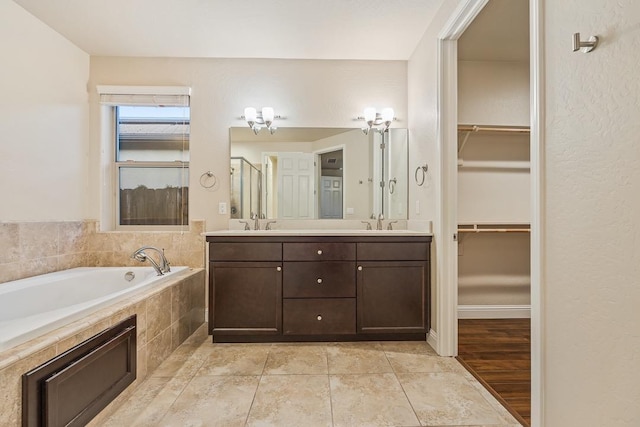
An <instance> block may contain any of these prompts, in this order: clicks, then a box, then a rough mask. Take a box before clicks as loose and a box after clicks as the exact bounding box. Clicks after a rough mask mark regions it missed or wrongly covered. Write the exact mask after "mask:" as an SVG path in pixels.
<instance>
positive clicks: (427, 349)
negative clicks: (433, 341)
mask: <svg viewBox="0 0 640 427" xmlns="http://www.w3.org/2000/svg"><path fill="white" fill-rule="evenodd" d="M380 346H381V347H382V349H383V350H384V351H394V352H396V353H406V354H430V355H432V356H437V355H438V353H436V351H435V350H434V349H433V348H432V347H431V346H430V345H429V344H427V342H426V341H382V342H380Z"/></svg>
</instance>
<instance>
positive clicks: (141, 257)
mask: <svg viewBox="0 0 640 427" xmlns="http://www.w3.org/2000/svg"><path fill="white" fill-rule="evenodd" d="M147 250H152V251H156V252H157V253H158V256H159V258H160V263H159V264H158V263H157V262H156V261H155V260H154V259H153V258H151V257H150V256H149V255H147V254H146V252H145V251H147ZM131 258H132V259H135V260H138V261H140V262H145V261H149V262H150V263H151V265H152V266H153V269H154V270H156V273H158V276H162V275H164V273H168V272H170V271H171V267H170V266H169V264H170V263H169V261H168V260H167V257H165V256H164V249H158V248H156V247H154V246H143V247H141V248H140V249H138V250H136V251H135V252H134V253H133V254H132V255H131Z"/></svg>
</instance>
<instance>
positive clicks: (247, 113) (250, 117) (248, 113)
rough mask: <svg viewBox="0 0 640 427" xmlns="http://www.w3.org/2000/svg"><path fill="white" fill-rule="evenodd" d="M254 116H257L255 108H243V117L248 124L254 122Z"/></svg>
mask: <svg viewBox="0 0 640 427" xmlns="http://www.w3.org/2000/svg"><path fill="white" fill-rule="evenodd" d="M256 117H258V113H257V112H256V109H255V108H253V107H247V108H245V109H244V119H245V120H246V121H247V123H249V126H251V124H252V123H255V122H256Z"/></svg>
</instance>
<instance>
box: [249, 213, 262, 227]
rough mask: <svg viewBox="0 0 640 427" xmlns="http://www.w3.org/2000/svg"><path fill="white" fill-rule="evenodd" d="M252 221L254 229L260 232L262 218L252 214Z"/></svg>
mask: <svg viewBox="0 0 640 427" xmlns="http://www.w3.org/2000/svg"><path fill="white" fill-rule="evenodd" d="M250 216H251V219H252V220H253V229H254V230H260V216H259V215H258V214H257V213H253V212H252V213H251V215H250Z"/></svg>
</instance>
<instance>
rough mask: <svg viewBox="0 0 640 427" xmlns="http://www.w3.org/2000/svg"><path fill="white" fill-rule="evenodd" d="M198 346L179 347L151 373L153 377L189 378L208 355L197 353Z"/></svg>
mask: <svg viewBox="0 0 640 427" xmlns="http://www.w3.org/2000/svg"><path fill="white" fill-rule="evenodd" d="M199 348H200V346H195V345H184V344H183V345H181V346H180V347H178V348H177V349H176V350H175V351H174V352H173V353H171V355H170V356H169V357H168V358H167V359H165V361H164V362H162V363H161V364H160V366H158V367H157V368H156V369H155V370H154V371H153V372H152V373H151V376H154V377H188V378H191V377H193V375H194V374H195V373H196V372H197V371H198V370H199V369H200V367H201V366H202V365H203V364H204V362H205V360H206V359H207V358H208V356H209V354H208V353H206V352H202V351H198V349H199Z"/></svg>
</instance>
